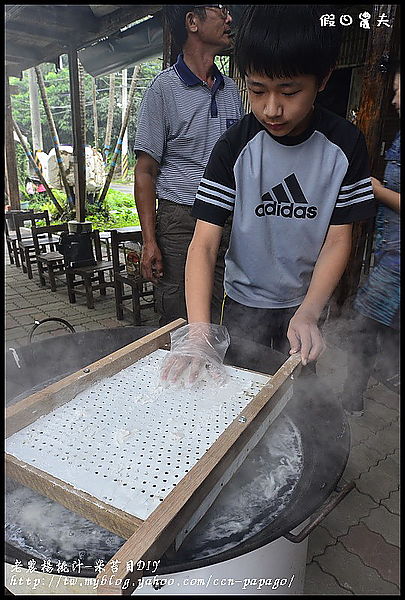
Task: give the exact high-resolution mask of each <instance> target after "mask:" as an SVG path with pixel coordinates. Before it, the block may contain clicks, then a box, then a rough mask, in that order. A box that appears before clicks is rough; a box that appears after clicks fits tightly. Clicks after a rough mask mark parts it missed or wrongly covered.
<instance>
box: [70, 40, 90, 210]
mask: <svg viewBox="0 0 405 600" xmlns="http://www.w3.org/2000/svg"><path fill="white" fill-rule="evenodd" d="M68 57H69V78H70V102H71V106H72V126H73V140H74V141H73V161H74V162H73V164H74V173H75V200H76V220H77V221H84V220H85V216H86V156H85V147H84V139H83V128H82V123H81V118H80V117H81V111H80V86H79V64H78V60H77V51H76V50H70V52H69V53H68Z"/></svg>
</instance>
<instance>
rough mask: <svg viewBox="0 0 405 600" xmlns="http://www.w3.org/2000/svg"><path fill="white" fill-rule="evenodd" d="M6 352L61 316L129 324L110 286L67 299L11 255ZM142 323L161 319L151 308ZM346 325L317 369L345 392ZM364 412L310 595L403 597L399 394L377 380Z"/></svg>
mask: <svg viewBox="0 0 405 600" xmlns="http://www.w3.org/2000/svg"><path fill="white" fill-rule="evenodd" d="M5 284H6V285H5V294H6V323H5V330H6V335H5V341H6V349H8V348H10V347H13V348H18V347H19V346H24V345H26V344H28V336H29V333H30V331H31V330H32V327H33V325H34V322H35V320H38V321H39V320H42V319H44V318H48V317H57V316H59V317H63V318H65V319H67V320H68V321H69V322H70V323H71V324H72V325H74V327H75V329H76V331H88V330H92V329H101V328H106V327H107V328H112V327H118V326H125V325H130V322H129V321H127V320H125V321H117V320H116V318H115V306H114V296H113V291H112V290H111V289H110V290H107V296H106V297H105V298H102V297H99V296H98V297H97V300H96V303H95V309H94V310H89V309H87V308H86V305H85V301H84V297H78V299H77V303H76V304H74V305H72V304H69V302H68V298H67V293H66V290H65V287H64V286H62V284H60V287H58V290H57V291H56V292H54V293H53V292H51V291H50V290H49V289H48V288H41V287H40V285H39V280H38V277H37V275H36V272H35V271H34V279H33V280H31V281H30V280H29V279H28V278H27V276H26V275H24V274H23V273H22V271H21V270H20V269H18V268H17V267H15V266H12V265H10V264H9V262H8V258H7V259H6V264H5ZM143 315H144V318H145V321H144V323H143V324H145V325H148V324H156V314H155V313H154V312H153V310H147V311H145V312H144V313H143ZM345 333H347V332H345V326H344V324H342V323H336V322H332V323H329V324H328V326H327V328H326V339H327V343H328V350H327V351H326V352H325V353H324V355H323V356H322V358H321V360H320V361H319V369H318V373H319V375H320V376H321V377H326V378H328V381H329V383H330V381H331V380H332V382H333V385H334V387H335V389H337V390H341V388H342V385H343V381H344V377H345V375H346V363H347V357H346V353H345V350H344V338H345ZM54 335H67V333H66V331H65V330H64V329H63V328H61V327H60V326H59V325H55V324H52V325H43V326H42V325H41V326H40V327H38V329H37V330H36V331H35V333H34V337H33V341H39V340H40V339H42V338H46V337H49V336H54ZM365 408H366V410H365V413H364V415H363V416H362V417H360V418H357V419H354V418H352V419H351V420H350V427H351V437H352V445H351V452H350V456H349V460H348V463H347V466H346V470H345V472H344V473H343V477H342V481H341V482H340V483H341V484H342V485H343V484H344V483H346V482H348V481H351V480H354V482H355V484H356V488H355V489H354V490H352V491H351V492H350V493H349V495H348V496H346V498H345V499H344V500H343V501H342V502H341V503H340V504H339V505H338V506H337V507H336V508H335V509H334V510H333V511H332V512H331V513H330V514H329V516H328V517H326V519H325V520H324V521H323V522H322V523H321V524H320V525H318V527H317V528H316V529H315V530H314V531H313V533H312V534H311V535H310V538H309V546H308V557H307V571H306V582H305V589H304V593H305V594H308V595H340V594H347V595H350V594H351V595H368V594H369V595H399V590H400V587H399V586H400V581H399V546H400V541H399V397H398V394H396V393H394V392H391V391H390V390H388V389H387V388H385V387H384V386H383V385H382V384H379V383H378V382H377V381H376V380H374V379H371V380H370V383H369V387H368V390H367V402H366V407H365Z"/></svg>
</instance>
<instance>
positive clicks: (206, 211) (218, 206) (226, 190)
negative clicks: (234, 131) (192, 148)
mask: <svg viewBox="0 0 405 600" xmlns="http://www.w3.org/2000/svg"><path fill="white" fill-rule="evenodd" d="M234 162H235V161H234V159H233V158H232V153H231V151H230V145H229V142H228V140H227V138H226V133H225V134H224V135H223V136H222V137H221V138H220V139H219V140H218V142H217V143H216V144H215V146H214V148H213V150H212V152H211V156H210V158H209V161H208V164H207V166H206V169H205V171H204V175H203V177H202V179H201V181H200V185H199V186H198V190H197V193H196V197H195V201H194V206H193V210H192V214H193V216H194V217H196V218H197V219H200V220H201V221H207V222H208V223H212V224H214V225H219V226H221V227H223V226H224V224H225V221H226V220H227V218H228V217H229V213H231V212H233V208H234V204H235V196H236V191H235V187H236V186H235V177H234V173H233V166H234Z"/></svg>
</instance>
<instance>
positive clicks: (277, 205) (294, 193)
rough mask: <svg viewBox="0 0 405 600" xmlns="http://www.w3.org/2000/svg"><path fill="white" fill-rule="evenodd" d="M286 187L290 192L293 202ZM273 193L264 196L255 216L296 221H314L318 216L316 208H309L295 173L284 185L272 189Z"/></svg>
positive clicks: (287, 178) (284, 181) (280, 184)
mask: <svg viewBox="0 0 405 600" xmlns="http://www.w3.org/2000/svg"><path fill="white" fill-rule="evenodd" d="M284 185H285V187H286V188H287V190H288V191H289V192H290V196H291V198H292V200H293V201H292V202H291V200H290V198H289V196H288V194H287V192H286V190H285V187H284ZM271 192H272V193H270V192H266V194H263V196H262V203H261V204H258V205H257V206H256V208H255V214H256V216H257V217H265V216H275V217H287V218H290V219H291V218H293V217H294V218H296V219H314V218H315V217H316V215H317V214H318V209H317V207H316V206H308V200H307V199H306V198H305V195H304V192H303V191H302V188H301V186H300V184H299V182H298V179H297V178H296V176H295V175H294V173H292V174H291V175H289V176H288V177H286V178H285V179H284V180H283V181H282V183H279V184H278V185H276V186H274V187H273V188H271ZM274 197H275V198H276V199H274Z"/></svg>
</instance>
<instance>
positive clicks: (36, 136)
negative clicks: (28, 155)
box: [28, 68, 43, 157]
mask: <svg viewBox="0 0 405 600" xmlns="http://www.w3.org/2000/svg"><path fill="white" fill-rule="evenodd" d="M28 81H29V88H30V108H31V129H32V152H33V155H34V157H35V155H36V152H37V151H38V150H41V151H42V150H43V142H42V129H41V116H40V113H39V98H38V84H37V81H36V77H35V69H32V68H31V69H28Z"/></svg>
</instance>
